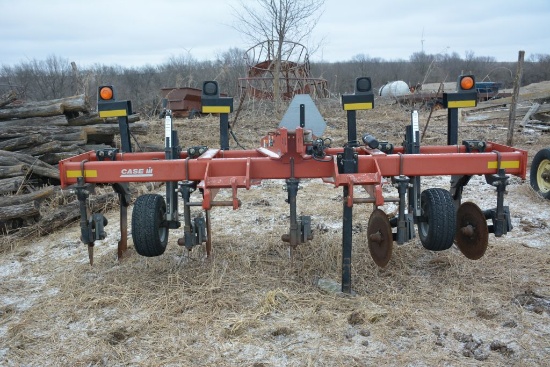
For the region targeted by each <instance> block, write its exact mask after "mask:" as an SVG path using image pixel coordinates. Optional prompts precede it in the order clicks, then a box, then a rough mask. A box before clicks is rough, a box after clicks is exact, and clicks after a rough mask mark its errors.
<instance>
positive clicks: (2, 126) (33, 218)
mask: <svg viewBox="0 0 550 367" xmlns="http://www.w3.org/2000/svg"><path fill="white" fill-rule="evenodd" d="M128 121H129V122H130V131H131V132H132V134H137V135H144V134H147V132H148V126H147V124H145V123H140V122H136V121H139V116H138V115H131V116H129V118H128ZM118 133H119V127H118V119H117V118H109V119H101V118H99V116H98V115H97V113H94V112H92V111H91V110H90V106H89V105H88V103H87V99H86V96H85V95H77V96H72V97H67V98H61V99H54V100H48V101H40V102H26V103H20V102H18V101H17V96H16V94H15V93H14V92H10V93H7V94H5V95H2V96H0V234H9V233H12V232H22V233H23V232H25V233H28V232H29V231H28V229H29V228H33V227H36V226H39V227H46V226H48V225H51V220H52V219H51V218H50V219H48V218H49V217H50V216H51V215H52V213H44V210H41V204H42V203H43V202H44V201H47V202H48V204H50V203H51V202H52V201H56V200H57V199H56V198H58V197H60V196H61V197H63V200H61V201H63V203H61V204H60V205H57V204H56V205H55V207H56V209H55V211H56V212H57V216H56V218H57V222H56V223H57V224H56V225H57V226H61V225H62V224H63V221H64V220H63V219H59V218H66V221H67V222H68V221H73V220H74V217H73V216H72V215H65V216H63V215H61V216H60V214H59V212H64V211H65V212H71V213H72V211H74V207H75V206H76V207H78V201H75V200H76V198H75V197H74V195H68V194H67V192H64V191H63V190H61V188H60V186H59V184H60V181H59V170H58V168H57V164H58V162H59V161H60V160H62V159H65V158H68V157H72V156H74V155H77V154H80V153H84V152H87V151H90V150H95V149H98V148H106V147H114V146H116V140H115V137H116V135H118ZM115 196H116V195H111V194H109V195H107V196H106V197H108V198H109V199H111V198H113V197H115ZM57 201H59V200H57ZM104 201H105V200H103V201H102V200H101V199H100V200H99V203H100V204H98V205H103V204H104ZM63 206H66V207H67V208H66V209H63ZM43 207H44V206H43V205H42V208H43ZM54 214H55V213H54ZM21 227H29V228H27V231H21V230H20V229H21ZM42 232H43V231H42Z"/></svg>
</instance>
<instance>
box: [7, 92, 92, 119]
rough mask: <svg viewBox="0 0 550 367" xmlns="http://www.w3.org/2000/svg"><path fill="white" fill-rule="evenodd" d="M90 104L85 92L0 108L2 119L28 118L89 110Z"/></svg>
mask: <svg viewBox="0 0 550 367" xmlns="http://www.w3.org/2000/svg"><path fill="white" fill-rule="evenodd" d="M89 109H90V108H89V105H88V103H86V98H85V95H84V94H81V95H78V96H73V97H67V98H61V99H52V100H49V101H40V102H28V103H25V104H23V105H20V106H17V107H10V106H7V107H6V108H3V109H0V120H7V119H11V118H27V117H48V116H56V115H63V114H65V113H70V112H88V111H89Z"/></svg>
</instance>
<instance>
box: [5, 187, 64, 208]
mask: <svg viewBox="0 0 550 367" xmlns="http://www.w3.org/2000/svg"><path fill="white" fill-rule="evenodd" d="M54 189H55V188H54V186H46V187H44V188H43V189H41V190H38V191H35V192H31V193H30V194H22V195H12V196H0V207H6V206H13V205H21V204H26V203H28V202H30V201H37V202H39V201H41V200H44V199H46V198H48V197H50V196H52V194H53V193H54Z"/></svg>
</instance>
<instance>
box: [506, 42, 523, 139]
mask: <svg viewBox="0 0 550 367" xmlns="http://www.w3.org/2000/svg"><path fill="white" fill-rule="evenodd" d="M524 58H525V51H520V52H519V56H518V67H517V69H516V78H515V79H514V92H513V93H512V104H511V105H510V116H509V119H508V137H507V139H506V144H507V145H509V146H513V145H514V125H515V124H516V106H517V103H518V97H519V86H520V84H521V75H522V73H523V59H524Z"/></svg>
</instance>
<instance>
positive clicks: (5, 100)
mask: <svg viewBox="0 0 550 367" xmlns="http://www.w3.org/2000/svg"><path fill="white" fill-rule="evenodd" d="M16 99H17V93H15V91H13V90H12V91H11V92H9V93H6V94H4V95H3V96H1V97H0V108H2V107H4V106H6V105H9V104H10V103H12V102H13V101H15V100H16Z"/></svg>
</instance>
